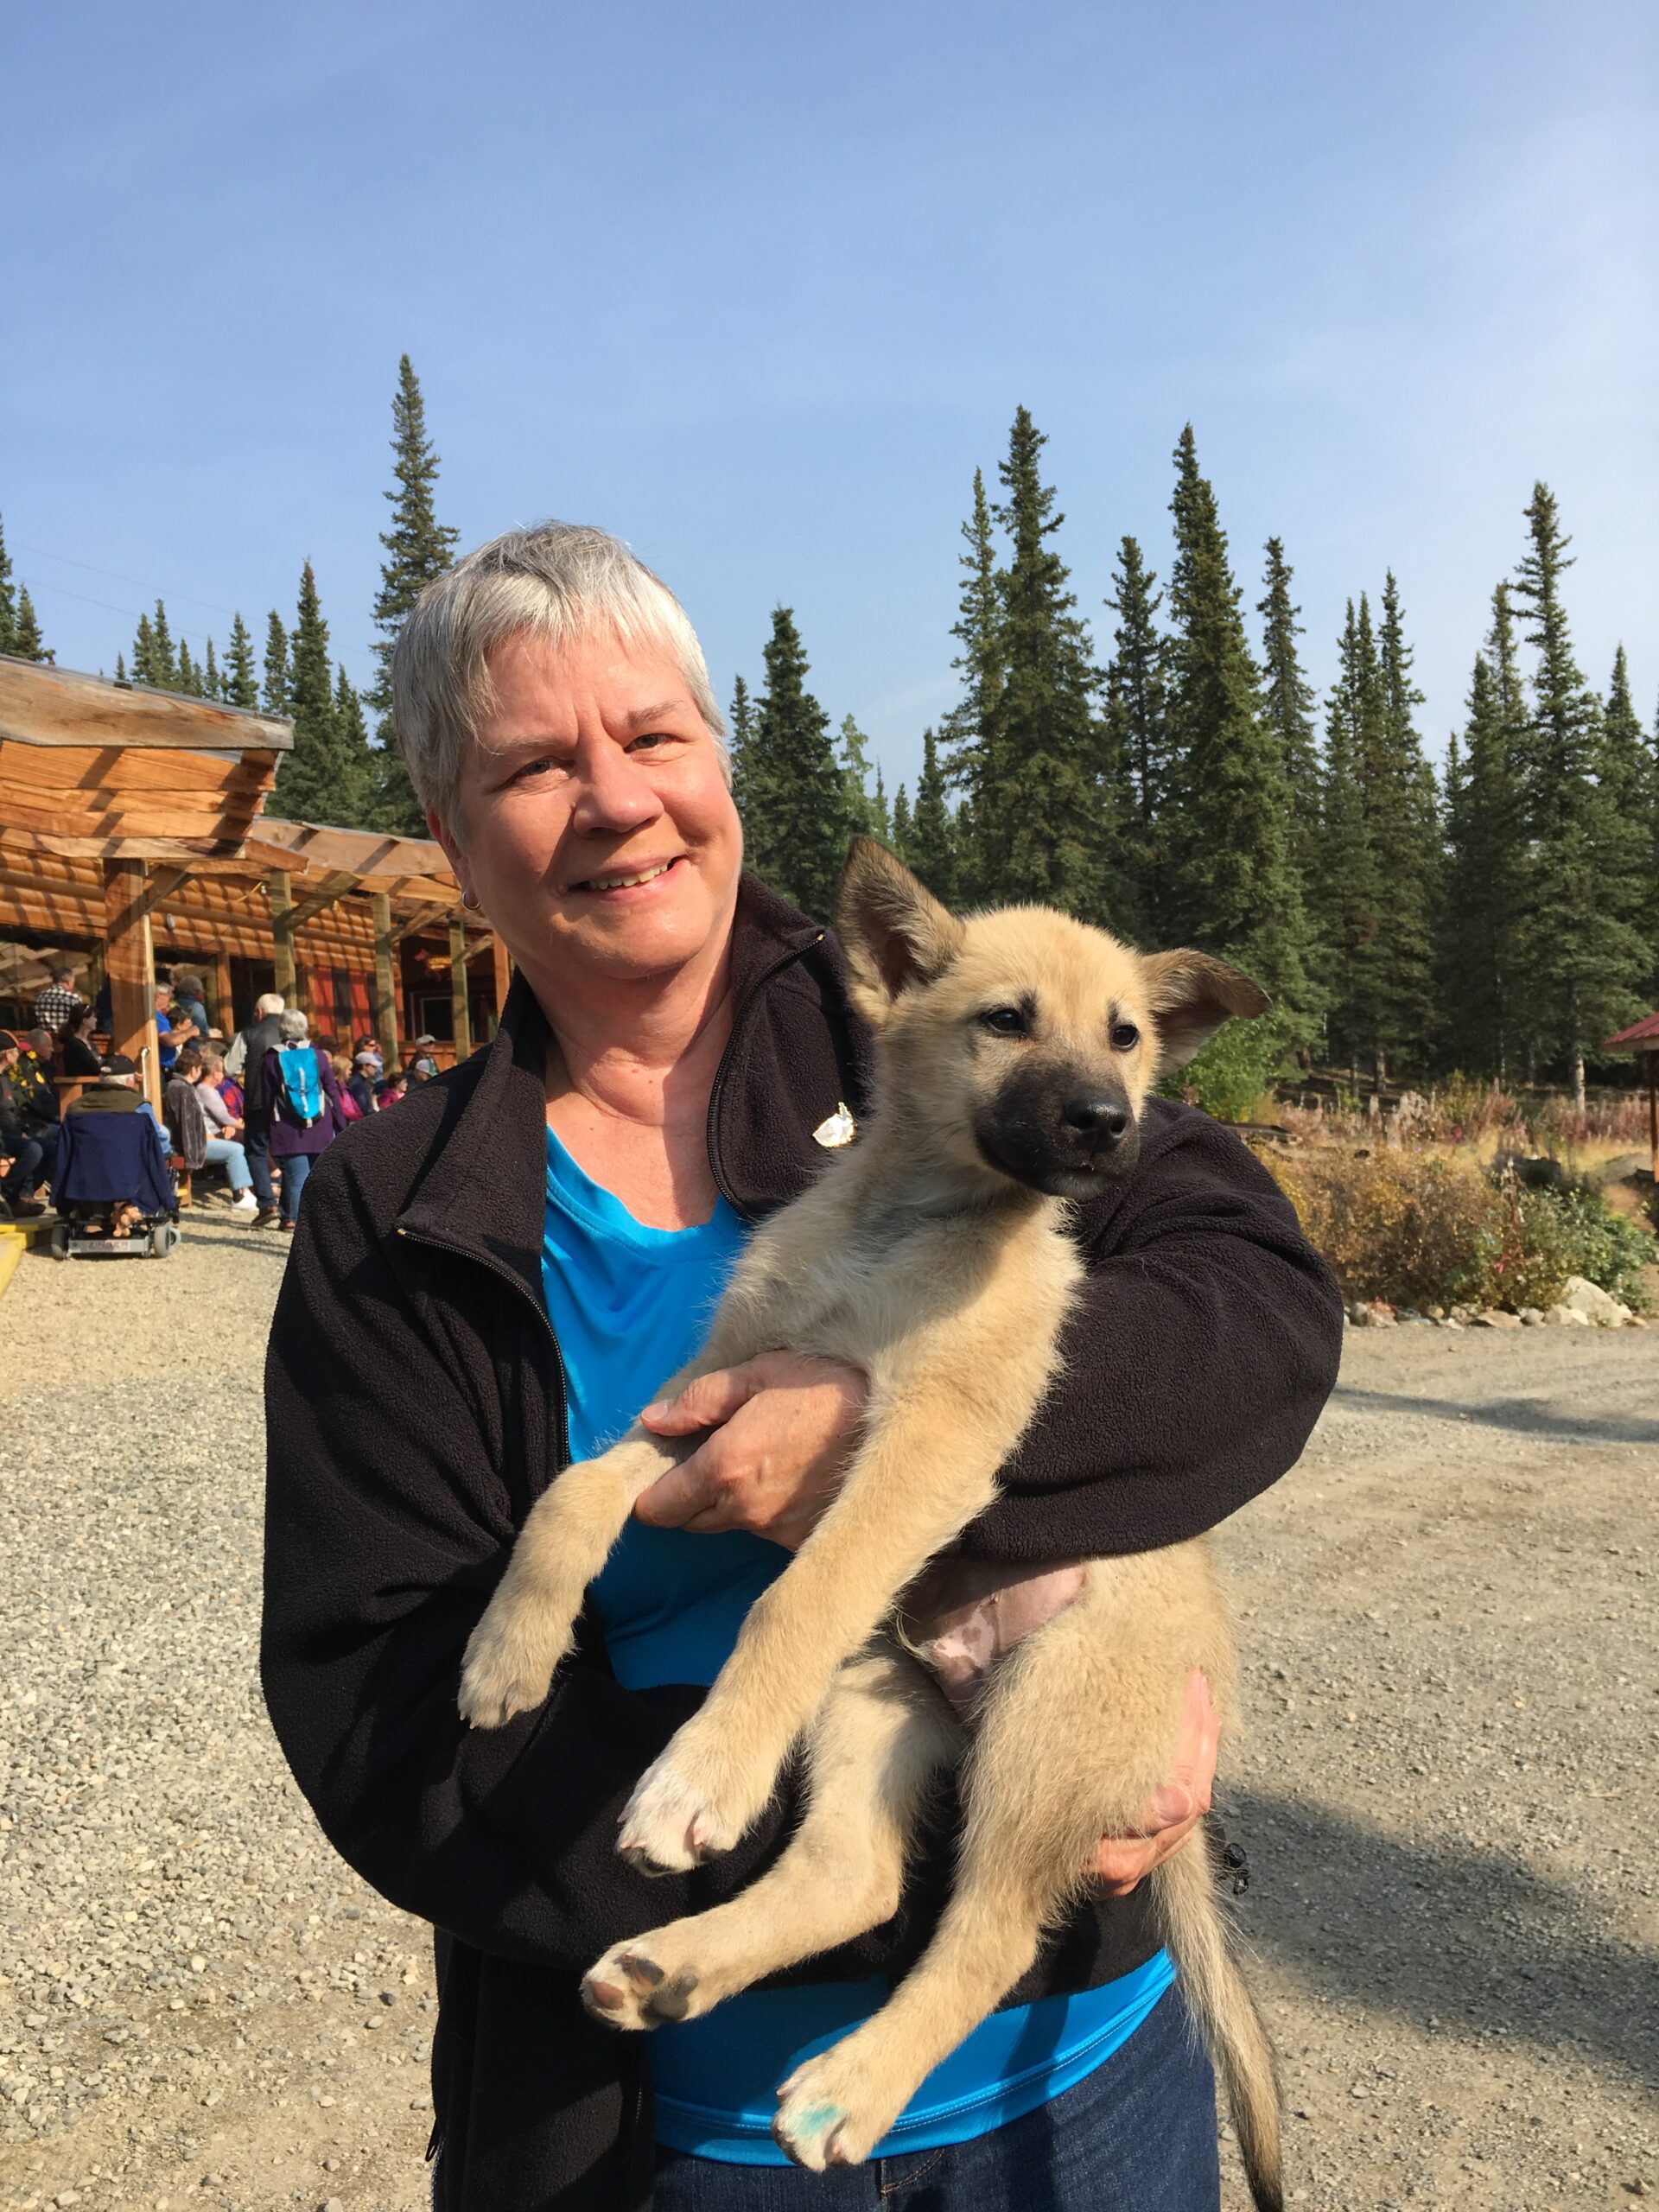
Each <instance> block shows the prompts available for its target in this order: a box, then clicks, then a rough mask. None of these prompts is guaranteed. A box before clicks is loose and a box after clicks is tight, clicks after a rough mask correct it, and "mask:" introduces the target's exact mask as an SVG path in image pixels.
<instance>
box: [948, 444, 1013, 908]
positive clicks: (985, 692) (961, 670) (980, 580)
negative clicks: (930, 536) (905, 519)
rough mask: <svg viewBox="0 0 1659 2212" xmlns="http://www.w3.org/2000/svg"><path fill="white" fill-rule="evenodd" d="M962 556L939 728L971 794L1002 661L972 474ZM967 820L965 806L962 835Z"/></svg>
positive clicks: (969, 870) (990, 546)
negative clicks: (949, 683) (953, 675)
mask: <svg viewBox="0 0 1659 2212" xmlns="http://www.w3.org/2000/svg"><path fill="white" fill-rule="evenodd" d="M962 536H963V543H965V545H966V546H967V549H968V550H967V551H966V552H965V553H963V555H962V556H960V563H959V565H960V566H961V568H962V570H963V582H962V593H961V597H960V600H959V601H958V604H957V620H956V621H955V622H954V623H953V624H952V625H951V629H950V634H951V636H952V637H953V638H955V639H956V640H957V643H958V645H960V646H961V648H962V650H961V652H958V653H957V655H956V657H955V658H954V659H953V660H952V661H951V664H950V665H951V666H952V668H954V669H955V670H957V673H958V675H959V676H960V677H961V680H962V697H961V698H960V699H959V700H958V702H957V705H956V706H955V707H954V708H953V709H951V711H950V714H949V715H946V717H945V720H944V747H945V753H946V756H947V760H948V768H947V773H948V775H949V777H950V781H951V783H952V784H953V785H956V786H957V789H958V790H960V791H966V792H968V793H970V794H971V793H972V792H973V791H976V790H977V789H979V788H980V787H981V785H982V784H983V783H984V782H985V780H986V779H987V778H988V775H989V773H990V769H989V747H990V743H991V721H992V717H993V715H994V714H995V710H996V705H997V702H998V700H999V698H1000V697H1001V691H1002V683H1003V676H1004V669H1003V658H1002V597H1001V578H1000V576H999V575H998V571H997V565H996V543H995V535H994V531H993V525H992V521H991V505H990V501H989V500H988V499H987V497H986V495H985V478H984V474H983V472H982V470H980V469H977V468H976V470H975V471H974V498H973V507H972V511H971V512H970V513H969V518H968V520H967V521H966V522H965V523H963V526H962ZM972 819H973V815H972V809H971V806H970V807H969V810H968V816H967V819H966V822H964V823H963V824H962V827H963V829H964V831H965V830H966V829H967V828H968V826H969V824H970V823H971V822H972ZM958 858H959V861H960V863H961V869H962V873H963V877H964V880H967V881H970V882H971V883H972V884H973V886H974V887H975V893H976V895H977V893H978V887H979V885H980V882H981V880H982V875H983V868H982V865H981V859H982V856H981V855H980V853H979V850H978V848H977V846H976V844H975V843H974V842H973V841H972V839H971V837H968V836H964V837H963V842H961V844H960V845H959V848H958Z"/></svg>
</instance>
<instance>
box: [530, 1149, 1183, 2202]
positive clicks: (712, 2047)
mask: <svg viewBox="0 0 1659 2212" xmlns="http://www.w3.org/2000/svg"><path fill="white" fill-rule="evenodd" d="M746 1235H747V1230H745V1227H744V1224H743V1223H742V1222H741V1220H740V1218H739V1217H738V1216H737V1215H736V1214H735V1213H734V1211H732V1209H731V1207H730V1206H729V1205H728V1204H727V1203H726V1200H725V1199H724V1198H717V1199H716V1200H715V1211H714V1212H713V1214H712V1215H711V1216H710V1217H709V1220H708V1221H706V1222H704V1223H702V1224H700V1225H699V1226H698V1227H696V1228H695V1229H679V1230H670V1229H649V1228H647V1227H645V1224H643V1223H641V1222H638V1221H636V1220H635V1219H634V1217H633V1216H632V1214H631V1213H629V1212H628V1211H627V1209H626V1207H625V1206H623V1205H621V1204H620V1201H619V1200H618V1199H616V1198H613V1197H612V1195H611V1194H610V1192H608V1191H605V1190H602V1189H601V1187H600V1186H599V1185H598V1184H596V1183H594V1181H593V1180H592V1179H591V1178H590V1177H588V1175H586V1174H585V1173H583V1172H582V1169H581V1168H580V1167H579V1166H577V1165H576V1163H575V1160H573V1159H572V1158H571V1157H570V1155H569V1153H568V1152H566V1150H565V1149H564V1147H563V1145H562V1144H561V1143H560V1142H559V1141H558V1139H557V1138H556V1136H555V1135H553V1132H552V1131H551V1130H549V1131H548V1135H547V1215H546V1226H545V1230H544V1235H543V1248H542V1286H543V1295H544V1296H545V1298H546V1300H547V1310H548V1315H549V1318H550V1320H551V1321H552V1324H553V1327H554V1330H555V1332H556V1334H557V1337H558V1339H559V1346H560V1350H561V1351H562V1352H563V1359H564V1370H565V1381H566V1388H567V1393H568V1401H569V1436H570V1450H571V1452H572V1455H573V1456H574V1457H575V1458H576V1459H587V1458H590V1457H591V1456H592V1455H593V1454H594V1452H599V1451H602V1450H603V1449H604V1447H605V1446H607V1444H610V1443H613V1442H614V1441H615V1440H616V1438H617V1437H619V1436H620V1434H621V1433H623V1431H624V1430H625V1429H626V1427H628V1425H629V1423H630V1422H631V1421H632V1419H633V1417H634V1415H635V1414H637V1413H638V1412H639V1408H640V1407H641V1406H643V1405H645V1404H646V1403H647V1402H649V1400H650V1398H651V1397H652V1394H653V1393H654V1392H655V1391H656V1390H657V1389H658V1386H659V1385H660V1384H661V1383H664V1382H666V1381H667V1379H668V1377H669V1376H671V1375H672V1374H674V1373H675V1372H676V1370H677V1369H679V1368H681V1367H683V1365H684V1364H685V1363H686V1361H687V1360H688V1359H690V1357H691V1355H692V1354H693V1352H695V1351H696V1349H697V1346H698V1345H699V1344H701V1343H702V1339H703V1337H704V1335H705V1334H706V1332H707V1330H708V1325H709V1316H710V1315H711V1313H713V1311H714V1307H715V1303H716V1302H717V1300H718V1299H719V1297H720V1294H721V1291H722V1289H723V1288H724V1287H725V1285H726V1280H727V1277H728V1274H729V1273H730V1270H731V1267H732V1263H733V1262H734V1259H735V1258H736V1256H737V1254H738V1253H739V1251H740V1250H741V1249H742V1245H743V1243H744V1239H745V1236H746ZM789 1558H790V1554H788V1553H787V1552H786V1551H784V1550H783V1549H781V1548H779V1546H778V1545H776V1544H770V1543H767V1542H766V1541H765V1539H764V1538H762V1537H760V1536H753V1535H746V1534H743V1533H741V1532H739V1531H734V1532H733V1533H731V1534H729V1535H719V1536H693V1535H687V1534H686V1532H685V1531H684V1530H683V1529H650V1528H647V1527H646V1526H645V1523H644V1522H639V1521H630V1522H628V1524H627V1527H626V1529H625V1531H624V1532H623V1535H622V1536H621V1538H620V1541H619V1542H618V1544H617V1546H616V1548H615V1549H614V1550H613V1553H612V1554H611V1556H610V1558H609V1560H607V1562H606V1565H605V1568H604V1571H603V1573H601V1575H600V1576H599V1579H598V1580H597V1581H596V1582H595V1583H594V1587H593V1599H594V1610H595V1612H596V1614H597V1617H598V1619H599V1623H600V1625H601V1629H602V1630H603V1632H604V1637H605V1643H606V1648H607V1651H608V1653H609V1655H610V1660H611V1664H612V1667H613V1669H614V1670H615V1673H616V1676H617V1679H618V1680H619V1681H620V1682H621V1683H622V1684H623V1685H624V1687H625V1688H629V1689H648V1688H656V1687H658V1686H659V1685H661V1684H663V1683H666V1682H695V1683H697V1684H700V1685H701V1686H702V1687H703V1688H707V1687H708V1685H709V1683H710V1682H711V1681H713V1680H714V1678H715V1675H717V1674H718V1673H719V1671H720V1669H721V1666H722V1665H723V1664H724V1662H725V1661H726V1659H727V1657H728V1655H729V1654H730V1651H731V1649H732V1646H733V1645H734V1643H735V1642H736V1640H737V1634H738V1630H740V1629H741V1626H742V1624H743V1620H744V1617H745V1615H746V1614H747V1611H748V1610H749V1607H750V1606H751V1605H753V1602H754V1600H755V1599H756V1598H757V1597H758V1596H759V1595H760V1592H761V1591H762V1590H764V1589H765V1588H766V1586H767V1585H768V1583H770V1582H772V1581H774V1580H776V1579H777V1577H778V1576H779V1574H781V1573H783V1571H784V1569H785V1567H787V1566H788V1564H789ZM1174 1978H1175V1969H1174V1967H1173V1963H1172V1962H1171V1961H1170V1959H1169V1956H1168V1955H1167V1953H1166V1952H1163V1951H1160V1952H1159V1953H1158V1955H1156V1957H1155V1958H1153V1959H1149V1960H1148V1961H1147V1963H1146V1965H1144V1966H1142V1967H1137V1968H1136V1969H1135V1972H1134V1973H1133V1974H1125V1975H1123V1976H1122V1978H1121V1979H1120V1980H1116V1981H1112V1982H1108V1983H1107V1984H1106V1985H1105V1986H1104V1987H1103V1988H1100V1989H1089V1990H1084V1991H1083V1992H1081V1993H1078V1994H1077V1995H1075V1996H1063V1997H1046V1998H1042V1999H1039V2001H1038V2002H1037V2003H1036V2004H1034V2005H1010V2006H1008V2007H1007V2009H1006V2010H1004V2011H1002V2012H995V2013H993V2015H992V2016H991V2018H989V2019H988V2020H986V2021H983V2022H982V2024H980V2026H979V2027H977V2028H976V2029H975V2031H974V2032H973V2033H972V2034H971V2035H970V2036H969V2037H968V2038H967V2040H966V2041H965V2042H964V2043H963V2044H960V2045H959V2046H958V2048H957V2050H954V2051H952V2053H951V2054H950V2057H949V2058H947V2059H946V2060H945V2061H944V2064H943V2065H941V2066H939V2067H938V2068H937V2069H935V2070H934V2072H933V2073H931V2074H930V2075H928V2077H927V2079H926V2081H925V2082H923V2084H922V2086H921V2088H919V2089H918V2091H917V2093H916V2094H915V2095H914V2096H913V2097H912V2099H911V2101H910V2102H909V2104H908V2105H906V2107H905V2110H904V2111H903V2113H901V2114H900V2115H899V2120H897V2122H896V2123H895V2125H894V2126H893V2130H892V2132H891V2133H889V2134H888V2135H887V2136H886V2137H885V2138H884V2139H883V2140H882V2141H881V2142H880V2144H878V2145H877V2146H876V2151H875V2153H874V2155H876V2156H878V2157H887V2156H892V2155H893V2154H895V2153H899V2152H909V2151H925V2150H931V2149H934V2148H937V2147H938V2145H942V2144H946V2143H965V2142H968V2141H969V2140H970V2139H972V2138H973V2137H975V2136H977V2135H984V2134H988V2133H989V2132H990V2130H991V2129H992V2128H994V2127H999V2126H1001V2125H1002V2124H1003V2123H1004V2122H1005V2121H1007V2120H1017V2119H1019V2118H1020V2116H1021V2115H1022V2114H1023V2113H1028V2112H1033V2111H1034V2110H1035V2109H1036V2108H1037V2107H1038V2106H1039V2105H1042V2104H1046V2103H1047V2102H1048V2101H1049V2100H1050V2099H1051V2098H1053V2097H1057V2096H1058V2095H1059V2094H1061V2093H1062V2091H1064V2090H1065V2089H1069V2088H1071V2087H1072V2085H1073V2084H1074V2083H1076V2082H1080V2081H1081V2080H1082V2079H1083V2078H1084V2075H1087V2074H1089V2073H1091V2072H1092V2071H1093V2069H1095V2068H1096V2066H1098V2065H1100V2064H1101V2063H1102V2062H1103V2060H1105V2059H1107V2058H1109V2056H1111V2054H1112V2052H1113V2051H1115V2050H1117V2049H1119V2048H1120V2046H1121V2045H1122V2044H1124V2043H1125V2042H1126V2041H1127V2040H1128V2037H1129V2036H1130V2035H1131V2034H1132V2033H1133V2032H1134V2031H1135V2028H1136V2027H1138V2026H1139V2025H1140V2024H1141V2021H1142V2020H1143V2019H1145V2018H1146V2017H1147V2013H1148V2012H1151V2010H1152V2008H1153V2006H1154V2005H1155V2004H1156V2003H1157V2002H1158V1999H1160V1997H1161V1996H1162V1995H1163V1993H1164V1992H1165V1991H1166V1989H1167V1988H1168V1987H1169V1986H1170V1984H1171V1982H1172V1981H1173V1980H1174ZM888 1993H889V1991H888V1985H887V1982H886V1981H885V1980H882V1979H880V1977H874V1978H872V1979H870V1980H866V1981H857V1982H825V1983H822V1984H817V1985H814V1986H809V1987H805V1988H799V1989H765V1990H750V1991H748V1992H747V1993H745V1994H743V1995H742V1996H740V1997H734V1998H731V1999H728V2001H727V2002H726V2003H725V2004H724V2005H719V2006H717V2007H716V2008H715V2011H714V2012H710V2013H709V2015H708V2017H707V2018H704V2019H701V2020H688V2021H684V2022H682V2023H680V2024H677V2025H669V2026H664V2027H660V2028H658V2029H656V2030H655V2031H653V2033H652V2038H651V2071H652V2088H653V2091H654V2101H655V2105H656V2113H657V2139H658V2143H660V2144H662V2145H664V2146H665V2147H666V2148H668V2149H670V2150H675V2151H689V2152H693V2153H695V2154H696V2156H697V2157H700V2158H715V2159H721V2160H724V2161H726V2162H728V2163H729V2164H740V2165H766V2166H772V2165H777V2166H781V2165H786V2164H788V2163H789V2162H788V2160H787V2158H785V2155H784V2153H783V2152H782V2151H781V2150H780V2149H779V2147H778V2145H777V2144H776V2143H775V2142H774V2141H773V2140H772V2114H773V2113H774V2112H775V2111H776V2110H777V2088H778V2084H779V2082H781V2081H782V2080H783V2079H784V2077H785V2075H786V2074H788V2073H790V2072H791V2070H792V2069H793V2068H795V2067H796V2066H798V2064H800V2063H801V2062H802V2061H803V2060H804V2059H806V2058H810V2057H811V2056H814V2054H815V2053H817V2052H818V2051H820V2050H824V2049H825V2048H826V2047H827V2046H828V2045H829V2044H832V2043H834V2042H836V2041H837V2040H838V2039H839V2037H842V2035H844V2034H846V2033H847V2032H848V2031H849V2030H850V2029H852V2028H855V2027H856V2026H857V2025H858V2024H859V2022H860V2021H861V2020H865V2019H868V2018H869V2016H870V2015H871V2013H872V2012H876V2011H878V2010H879V2009H880V2006H881V2005H883V2004H885V2003H886V2001H887V1996H888Z"/></svg>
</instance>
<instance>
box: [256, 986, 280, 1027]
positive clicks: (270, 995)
mask: <svg viewBox="0 0 1659 2212" xmlns="http://www.w3.org/2000/svg"><path fill="white" fill-rule="evenodd" d="M283 1004H284V1001H283V995H282V993H281V992H280V991H262V992H261V993H260V995H259V996H258V997H257V999H255V1001H254V1002H253V1010H254V1012H255V1014H257V1015H258V1017H259V1019H260V1020H261V1021H264V1020H265V1019H266V1017H267V1016H268V1015H270V1014H280V1013H281V1012H282V1010H283Z"/></svg>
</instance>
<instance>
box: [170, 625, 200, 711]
mask: <svg viewBox="0 0 1659 2212" xmlns="http://www.w3.org/2000/svg"><path fill="white" fill-rule="evenodd" d="M173 688H174V690H175V691H181V692H182V693H183V694H184V696H185V697H186V698H188V699H200V696H201V671H200V669H199V668H198V667H197V666H196V664H195V662H194V659H193V658H191V654H190V647H189V645H188V643H187V642H186V641H185V639H182V638H181V639H179V646H178V651H177V652H176V653H175V656H174V663H173Z"/></svg>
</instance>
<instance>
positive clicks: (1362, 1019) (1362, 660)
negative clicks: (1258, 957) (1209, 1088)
mask: <svg viewBox="0 0 1659 2212" xmlns="http://www.w3.org/2000/svg"><path fill="white" fill-rule="evenodd" d="M1337 652H1338V674H1337V681H1336V682H1335V683H1333V684H1332V687H1331V690H1330V693H1329V695H1328V696H1327V698H1326V701H1325V763H1324V773H1323V775H1322V777H1321V779H1320V789H1319V860H1318V866H1317V868H1316V871H1315V877H1314V905H1313V915H1314V918H1315V923H1316V941H1317V944H1318V947H1319V952H1318V962H1319V970H1318V981H1319V985H1320V987H1321V988H1322V991H1323V995H1324V997H1325V1005H1326V1008H1327V1014H1326V1051H1327V1052H1328V1054H1329V1055H1330V1056H1331V1057H1332V1058H1334V1059H1336V1060H1338V1062H1342V1063H1345V1064H1346V1065H1348V1066H1349V1067H1351V1068H1352V1069H1354V1070H1356V1071H1357V1065H1358V1061H1359V1058H1360V1056H1361V1054H1362V1053H1365V1054H1367V1055H1369V1054H1370V1053H1371V1052H1373V1051H1374V1049H1375V1038H1376V1001H1375V993H1374V989H1373V987H1372V969H1373V963H1374V956H1375V949H1376V938H1377V934H1378V931H1379V930H1380V929H1381V927H1382V906H1383V887H1382V885H1381V883H1380V882H1379V880H1378V879H1377V874H1376V855H1375V853H1374V852H1373V850H1372V847H1371V841H1370V827H1369V823H1368V821H1367V817H1366V798H1365V783H1364V764H1365V762H1366V760H1368V759H1369V758H1370V755H1371V754H1372V753H1373V752H1374V751H1375V750H1376V747H1377V745H1378V742H1379V740H1378V737H1377V735H1376V725H1377V724H1378V722H1380V721H1381V719H1382V711H1383V699H1382V689H1383V687H1382V679H1381V672H1380V671H1379V670H1378V668H1377V665H1376V641H1375V639H1373V637H1372V634H1371V626H1370V608H1369V607H1367V606H1366V605H1365V603H1364V601H1361V607H1360V613H1359V614H1358V615H1356V613H1355V611H1354V602H1353V601H1352V600H1350V601H1349V602H1348V613H1347V620H1346V621H1345V622H1344V626H1343V631H1342V636H1341V638H1340V639H1339V640H1338V648H1337Z"/></svg>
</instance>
